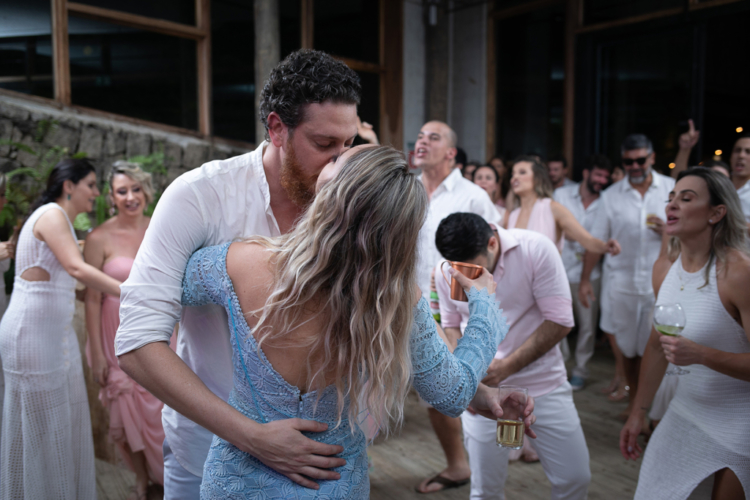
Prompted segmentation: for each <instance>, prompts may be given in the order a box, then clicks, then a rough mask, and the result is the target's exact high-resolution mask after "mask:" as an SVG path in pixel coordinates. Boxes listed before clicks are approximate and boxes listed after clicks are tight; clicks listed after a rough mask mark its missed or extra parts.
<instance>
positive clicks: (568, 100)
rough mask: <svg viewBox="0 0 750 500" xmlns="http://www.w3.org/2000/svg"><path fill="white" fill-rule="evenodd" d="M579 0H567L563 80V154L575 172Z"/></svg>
mask: <svg viewBox="0 0 750 500" xmlns="http://www.w3.org/2000/svg"><path fill="white" fill-rule="evenodd" d="M579 15H580V13H579V4H578V0H566V4H565V80H564V82H563V156H564V157H565V159H566V160H567V161H568V165H570V167H571V168H569V169H568V176H571V175H572V174H573V168H572V166H573V137H574V135H573V134H574V127H575V70H576V64H575V51H576V29H577V27H578V19H579Z"/></svg>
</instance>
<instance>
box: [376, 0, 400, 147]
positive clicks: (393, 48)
mask: <svg viewBox="0 0 750 500" xmlns="http://www.w3.org/2000/svg"><path fill="white" fill-rule="evenodd" d="M403 38H404V1H403V0H380V42H381V43H380V64H381V66H382V67H383V68H385V71H384V72H381V73H380V135H379V137H380V142H381V144H390V145H391V146H393V147H394V148H396V149H399V150H401V149H403V143H404V121H403V110H404V99H403V91H404V89H403V85H404V76H403V75H404V73H403V67H404V46H403Z"/></svg>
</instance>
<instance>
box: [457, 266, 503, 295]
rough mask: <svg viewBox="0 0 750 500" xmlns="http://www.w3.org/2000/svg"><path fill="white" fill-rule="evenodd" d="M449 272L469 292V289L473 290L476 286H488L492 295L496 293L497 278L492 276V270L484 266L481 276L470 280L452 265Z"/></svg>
mask: <svg viewBox="0 0 750 500" xmlns="http://www.w3.org/2000/svg"><path fill="white" fill-rule="evenodd" d="M448 273H450V275H451V279H454V280H456V281H458V282H459V284H460V285H461V288H463V289H464V291H466V292H467V293H468V292H469V290H471V287H474V288H476V289H477V290H482V289H483V288H486V289H487V293H489V294H490V295H492V294H493V293H495V288H497V283H495V279H494V278H493V277H492V274H490V272H489V271H488V270H487V269H485V268H482V274H480V275H479V277H478V278H477V279H475V280H470V279H469V278H467V277H466V276H464V275H463V274H461V273H460V272H458V271H456V270H455V269H453V268H452V267H451V268H450V269H448Z"/></svg>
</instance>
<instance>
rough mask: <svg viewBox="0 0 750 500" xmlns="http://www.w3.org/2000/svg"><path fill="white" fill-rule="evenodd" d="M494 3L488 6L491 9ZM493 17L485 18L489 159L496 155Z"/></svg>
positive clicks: (495, 58)
mask: <svg viewBox="0 0 750 500" xmlns="http://www.w3.org/2000/svg"><path fill="white" fill-rule="evenodd" d="M493 4H494V2H491V3H490V5H489V6H488V8H489V9H492V7H493ZM496 22H497V21H496V20H495V18H493V17H491V16H490V17H488V18H487V113H486V114H485V123H486V127H485V146H486V149H485V153H486V156H487V158H485V159H490V158H492V157H493V156H495V155H497V154H498V151H497V150H496V149H497V145H496V144H495V130H496V129H495V127H496V120H497V56H496V54H495V49H496V47H495V42H496V41H495V23H496Z"/></svg>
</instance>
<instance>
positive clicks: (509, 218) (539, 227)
mask: <svg viewBox="0 0 750 500" xmlns="http://www.w3.org/2000/svg"><path fill="white" fill-rule="evenodd" d="M510 187H511V189H512V191H513V194H514V207H512V210H511V208H509V209H508V211H506V212H505V219H504V221H503V222H504V224H503V225H504V226H505V227H506V228H508V229H513V228H518V229H529V230H531V231H536V232H538V233H542V234H544V235H546V236H548V237H549V239H551V240H552V241H553V242H554V243H555V245H557V248H558V249H559V250H560V252H562V249H563V241H564V240H563V234H564V235H565V238H568V239H570V240H573V241H577V242H578V243H580V244H581V246H582V247H583V248H585V249H586V250H588V251H589V252H596V253H599V254H602V253H609V254H612V255H617V254H618V253H620V244H619V243H617V241H616V240H609V241H607V242H604V241H602V240H600V239H599V238H594V237H593V236H591V234H590V233H589V232H588V231H586V229H584V227H583V226H582V225H581V224H580V223H579V222H578V221H577V220H576V218H575V217H574V216H573V214H572V213H570V210H568V209H567V208H565V207H564V206H563V205H561V204H560V203H558V202H556V201H555V200H553V199H552V193H553V190H552V181H550V179H549V174H547V169H546V168H544V166H543V165H542V164H541V163H540V162H539V161H537V160H536V159H535V158H533V157H531V156H521V157H519V158H517V159H516V161H515V162H514V164H513V176H512V177H511V179H510Z"/></svg>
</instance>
